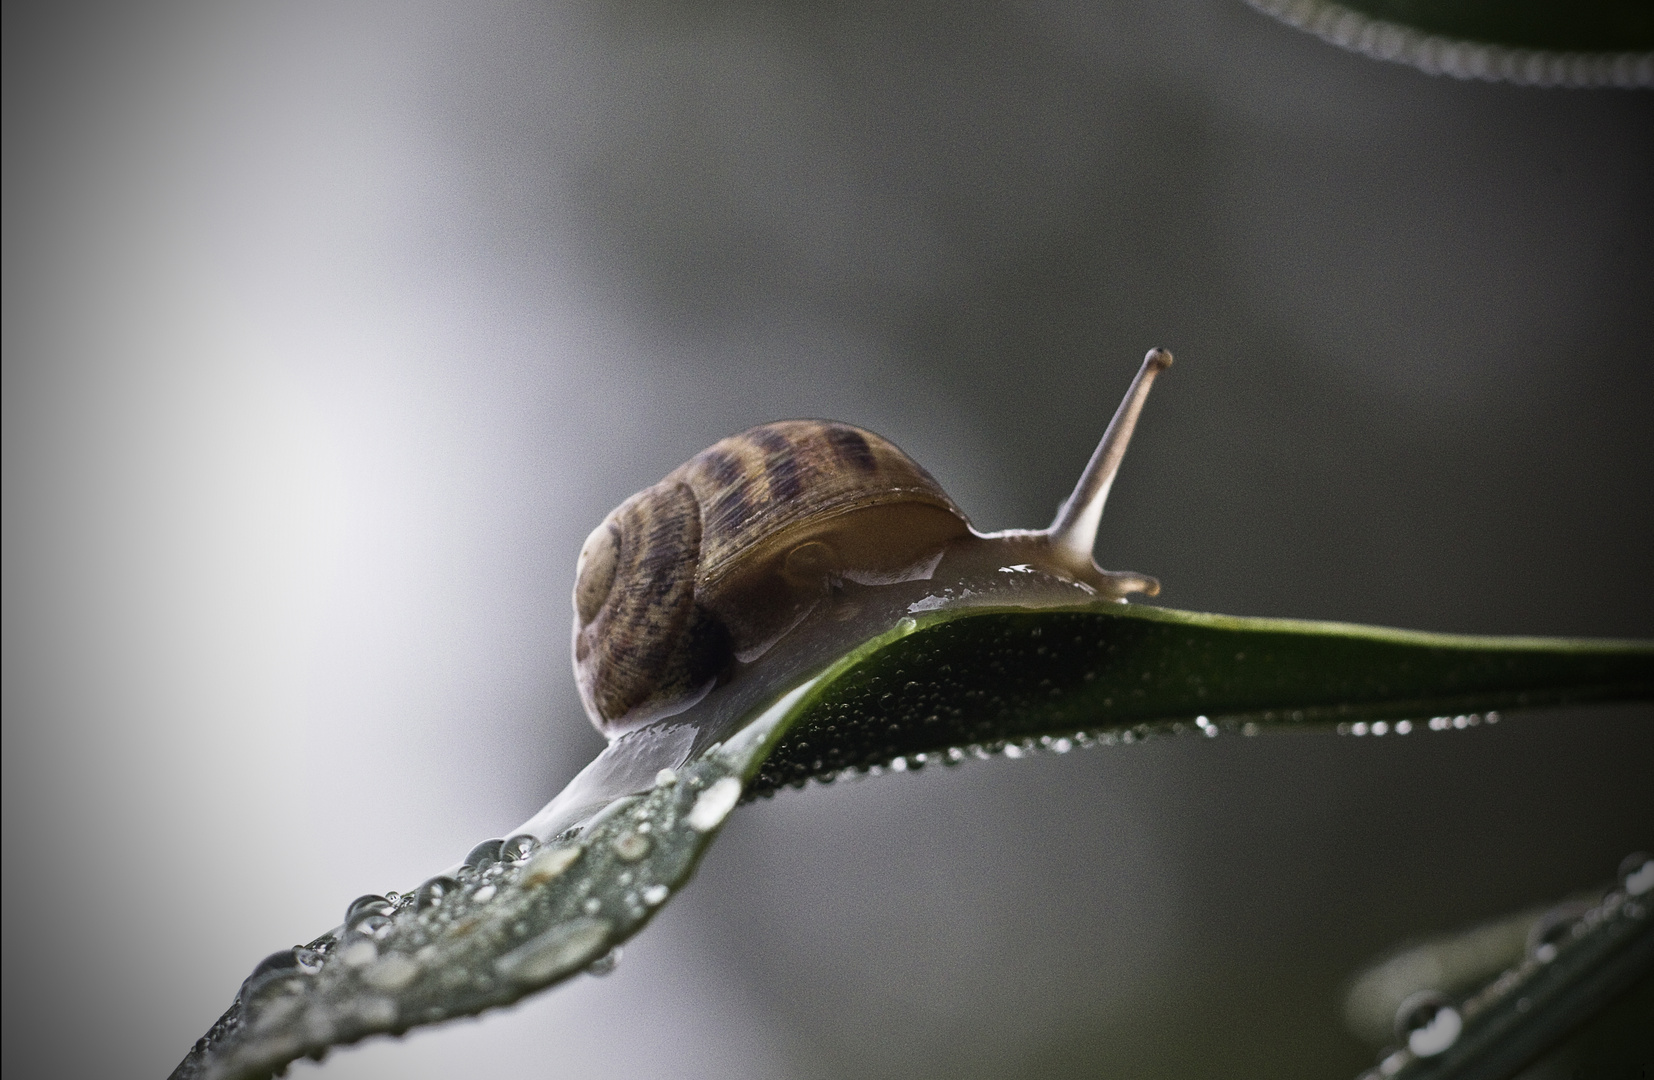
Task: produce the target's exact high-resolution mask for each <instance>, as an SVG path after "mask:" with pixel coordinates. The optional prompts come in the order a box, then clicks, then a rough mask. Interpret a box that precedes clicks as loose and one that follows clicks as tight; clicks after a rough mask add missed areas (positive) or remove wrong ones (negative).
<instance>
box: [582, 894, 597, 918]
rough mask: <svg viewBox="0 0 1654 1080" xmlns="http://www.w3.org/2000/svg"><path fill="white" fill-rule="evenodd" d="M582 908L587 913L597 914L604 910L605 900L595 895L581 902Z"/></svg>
mask: <svg viewBox="0 0 1654 1080" xmlns="http://www.w3.org/2000/svg"><path fill="white" fill-rule="evenodd" d="M580 910H581V911H584V912H585V913H586V914H587V915H596V914H597V913H598V912H599V911H602V910H603V901H601V900H599V899H598V898H597V897H595V896H594V897H592V898H591V899H589V900H587V901H586V902H585V903H584V904H581V905H580Z"/></svg>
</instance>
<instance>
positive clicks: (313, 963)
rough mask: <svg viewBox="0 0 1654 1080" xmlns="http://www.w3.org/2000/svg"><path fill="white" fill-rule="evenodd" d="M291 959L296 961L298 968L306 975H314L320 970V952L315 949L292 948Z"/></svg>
mask: <svg viewBox="0 0 1654 1080" xmlns="http://www.w3.org/2000/svg"><path fill="white" fill-rule="evenodd" d="M293 959H294V961H295V962H297V964H298V966H299V970H300V971H302V972H304V973H305V974H306V975H314V974H316V972H318V971H320V970H322V954H321V953H319V952H317V951H316V950H315V949H294V950H293Z"/></svg>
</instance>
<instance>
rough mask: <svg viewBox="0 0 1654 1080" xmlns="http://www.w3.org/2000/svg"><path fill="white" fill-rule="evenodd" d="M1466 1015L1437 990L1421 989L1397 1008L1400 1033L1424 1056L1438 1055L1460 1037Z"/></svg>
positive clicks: (1401, 1036)
mask: <svg viewBox="0 0 1654 1080" xmlns="http://www.w3.org/2000/svg"><path fill="white" fill-rule="evenodd" d="M1463 1030H1464V1018H1463V1017H1462V1016H1460V1015H1459V1010H1458V1009H1455V1008H1454V1007H1453V1006H1452V1004H1451V1003H1449V1002H1448V1000H1447V999H1446V998H1445V997H1443V996H1442V995H1441V994H1439V993H1437V992H1436V991H1434V990H1421V991H1419V992H1418V993H1416V994H1414V995H1412V996H1411V997H1409V998H1408V999H1407V1000H1406V1001H1403V1002H1402V1003H1401V1007H1400V1008H1399V1009H1397V1010H1396V1036H1397V1037H1398V1038H1399V1039H1401V1041H1402V1042H1404V1043H1406V1044H1407V1049H1409V1050H1411V1051H1412V1052H1413V1053H1414V1054H1416V1055H1417V1056H1419V1057H1421V1058H1426V1057H1435V1056H1436V1055H1437V1054H1440V1053H1442V1052H1444V1051H1445V1050H1447V1048H1448V1047H1450V1046H1452V1045H1453V1044H1454V1043H1456V1042H1458V1041H1459V1032H1461V1031H1463Z"/></svg>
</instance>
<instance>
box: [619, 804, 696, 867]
mask: <svg viewBox="0 0 1654 1080" xmlns="http://www.w3.org/2000/svg"><path fill="white" fill-rule="evenodd" d="M695 805H697V806H699V805H700V803H699V802H697V803H696V804H695ZM610 846H611V847H613V848H614V853H615V858H617V859H619V860H620V861H621V862H637V861H638V860H639V859H641V858H643V857H644V856H645V855H647V854H649V849H650V848H652V847H654V844H653V842H651V841H650V839H649V838H648V837H647V836H644V835H643V834H642V833H640V832H636V831H631V830H628V831H627V832H623V833H621V834H620V835H619V836H617V837H615V838H614V843H613V844H611V845H610Z"/></svg>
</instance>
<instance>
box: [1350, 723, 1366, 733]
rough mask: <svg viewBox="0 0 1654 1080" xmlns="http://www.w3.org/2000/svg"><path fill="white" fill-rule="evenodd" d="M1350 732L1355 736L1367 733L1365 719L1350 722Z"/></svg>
mask: <svg viewBox="0 0 1654 1080" xmlns="http://www.w3.org/2000/svg"><path fill="white" fill-rule="evenodd" d="M1350 734H1351V735H1357V736H1359V735H1365V734H1367V721H1365V720H1357V721H1356V722H1355V723H1353V724H1351V725H1350Z"/></svg>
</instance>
